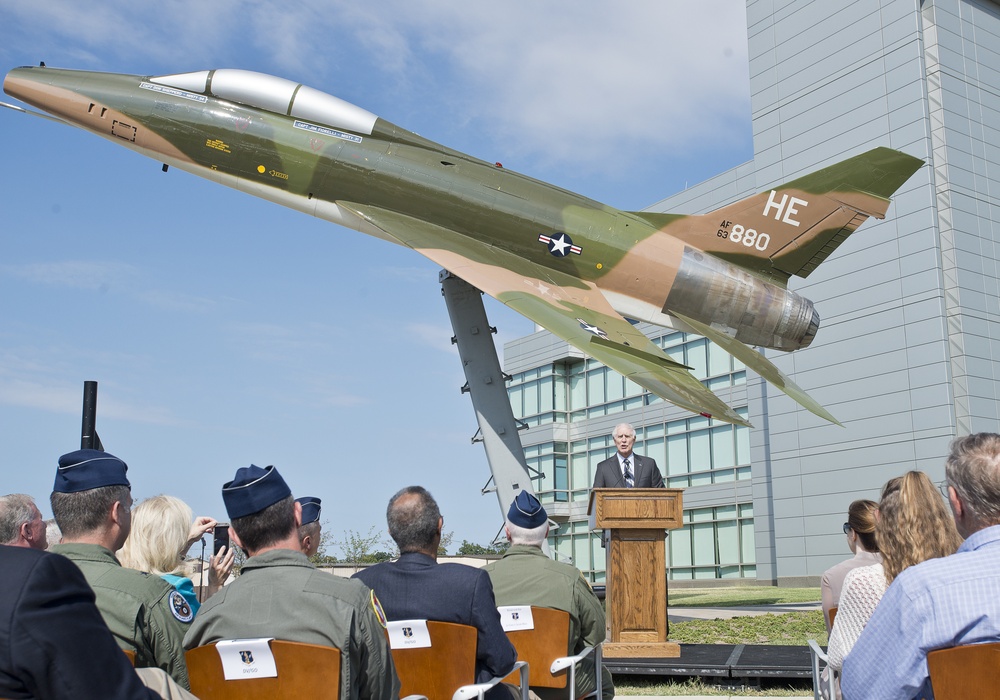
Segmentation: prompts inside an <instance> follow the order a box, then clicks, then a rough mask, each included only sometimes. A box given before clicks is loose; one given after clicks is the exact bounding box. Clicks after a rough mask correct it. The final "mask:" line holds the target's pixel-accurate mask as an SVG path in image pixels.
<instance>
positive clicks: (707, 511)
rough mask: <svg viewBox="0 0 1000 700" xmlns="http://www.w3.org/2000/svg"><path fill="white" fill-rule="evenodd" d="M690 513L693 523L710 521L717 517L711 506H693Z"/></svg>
mask: <svg viewBox="0 0 1000 700" xmlns="http://www.w3.org/2000/svg"><path fill="white" fill-rule="evenodd" d="M688 514H689V515H690V518H691V522H692V523H710V522H712V521H713V520H714V519H715V513H713V512H712V509H711V508H692V509H691V510H689V511H688Z"/></svg>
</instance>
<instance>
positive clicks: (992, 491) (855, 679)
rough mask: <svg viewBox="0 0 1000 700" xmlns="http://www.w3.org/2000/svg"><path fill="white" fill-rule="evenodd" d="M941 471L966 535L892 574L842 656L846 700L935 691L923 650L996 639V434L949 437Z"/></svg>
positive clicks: (999, 579) (999, 470)
mask: <svg viewBox="0 0 1000 700" xmlns="http://www.w3.org/2000/svg"><path fill="white" fill-rule="evenodd" d="M945 475H946V477H947V491H948V502H949V504H950V505H951V510H952V515H953V517H954V522H955V526H956V527H957V528H958V532H959V534H960V535H962V536H963V537H965V538H966V539H965V542H963V543H962V545H961V546H960V547H959V548H958V551H957V552H956V553H955V554H952V555H951V556H947V557H943V558H941V559H931V560H929V561H925V562H923V563H921V564H917V565H915V566H911V567H909V568H907V569H906V570H905V571H903V572H902V573H899V574H898V575H897V576H896V577H895V579H893V581H892V584H891V585H890V586H889V588H888V589H886V591H885V594H884V595H883V596H882V600H881V601H880V602H879V604H878V607H876V608H875V612H874V613H873V614H872V617H871V620H870V621H869V623H868V625H867V626H866V627H865V629H864V631H863V632H862V633H861V636H860V637H858V641H857V642H856V643H855V645H854V648H853V649H852V650H851V653H850V654H848V655H847V658H846V659H844V672H843V678H842V680H841V687H842V689H843V692H844V697H845V698H848V700H854V699H855V698H879V699H880V700H882V699H885V700H892V699H893V698H914V697H918V698H933V697H934V694H933V691H932V690H931V684H930V679H929V677H928V674H927V652H929V651H933V650H934V649H942V648H945V647H952V646H959V645H964V644H977V643H980V642H997V641H1000V435H995V434H992V433H978V434H976V435H969V436H966V437H962V438H957V439H956V440H954V441H953V442H952V444H951V453H950V454H949V456H948V459H947V461H946V462H945ZM880 546H881V547H882V551H883V555H884V553H885V549H886V547H885V544H883V543H882V542H881V541H880ZM837 620H838V621H839V620H840V613H837Z"/></svg>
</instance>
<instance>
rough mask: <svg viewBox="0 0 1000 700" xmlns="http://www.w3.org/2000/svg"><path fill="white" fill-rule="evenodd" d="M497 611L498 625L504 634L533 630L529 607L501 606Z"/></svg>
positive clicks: (533, 625)
mask: <svg viewBox="0 0 1000 700" xmlns="http://www.w3.org/2000/svg"><path fill="white" fill-rule="evenodd" d="M497 610H498V611H499V612H500V625H501V626H502V627H503V631H504V632H514V631H515V630H533V629H535V619H534V618H533V617H532V616H531V606H530V605H501V606H499V607H497Z"/></svg>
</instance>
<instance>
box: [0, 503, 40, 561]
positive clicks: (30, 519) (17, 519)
mask: <svg viewBox="0 0 1000 700" xmlns="http://www.w3.org/2000/svg"><path fill="white" fill-rule="evenodd" d="M0 544H5V545H8V546H10V547H28V548H30V549H38V550H42V549H45V548H47V547H48V542H47V540H46V538H45V521H44V520H42V513H41V511H39V510H38V506H36V505H35V500H34V499H33V498H32V497H31V496H26V495H24V494H23V493H12V494H9V495H7V496H0Z"/></svg>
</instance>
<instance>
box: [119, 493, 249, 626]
mask: <svg viewBox="0 0 1000 700" xmlns="http://www.w3.org/2000/svg"><path fill="white" fill-rule="evenodd" d="M215 525H216V522H215V520H213V519H212V518H209V517H206V516H204V515H201V516H198V518H197V519H195V518H194V514H193V513H192V512H191V508H190V507H189V506H188V504H186V503H185V502H184V501H182V500H181V499H179V498H174V497H173V496H162V495H161V496H153V497H152V498H147V499H146V500H144V501H142V502H141V503H139V505H137V506H136V507H135V508H133V509H132V531H131V533H129V536H128V539H127V540H125V544H124V545H123V546H122V548H121V551H120V552H118V560H119V561H120V562H121V564H122V566H125V567H127V568H129V569H135V570H136V571H145V572H146V573H149V574H154V575H156V576H159V577H160V578H162V579H163V580H164V581H166V582H167V583H169V584H170V585H171V586H173V587H174V588H175V589H177V591H178V592H180V594H181V595H182V596H184V599H185V600H186V601H187V602H188V605H190V606H191V612H193V613H194V614H197V613H198V608H200V607H201V603H200V602H199V601H198V596H197V594H196V593H195V590H194V584H193V583H192V582H191V579H189V578H188V577H187V576H185V575H184V557H185V555H186V554H187V551H188V550H189V549H190V548H191V545H193V544H194V543H195V542H197V541H198V540H200V539H201V538H202V537H203V536H204V535H205V533H206V532H211V531H212V528H214V527H215ZM234 559H235V556H234V554H233V552H232V550H231V549H229V548H225V549H224V551H220V552H219V553H218V554H216V555H214V556H212V558H211V559H210V560H209V571H208V595H209V596H211V595H212V594H213V593H215V592H216V591H217V590H219V589H220V588H222V584H223V583H225V581H226V579H227V578H228V577H229V572H230V571H232V569H233V561H234ZM206 597H207V596H206Z"/></svg>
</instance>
